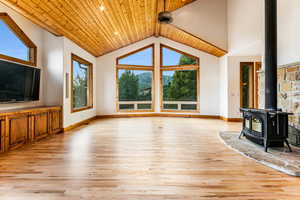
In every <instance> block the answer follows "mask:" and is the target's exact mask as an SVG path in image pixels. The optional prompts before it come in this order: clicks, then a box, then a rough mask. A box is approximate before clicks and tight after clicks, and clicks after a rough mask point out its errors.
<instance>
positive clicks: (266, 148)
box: [264, 140, 268, 152]
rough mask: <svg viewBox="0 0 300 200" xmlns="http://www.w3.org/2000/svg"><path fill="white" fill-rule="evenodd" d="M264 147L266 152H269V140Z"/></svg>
mask: <svg viewBox="0 0 300 200" xmlns="http://www.w3.org/2000/svg"><path fill="white" fill-rule="evenodd" d="M264 147H265V152H268V142H267V140H265V141H264Z"/></svg>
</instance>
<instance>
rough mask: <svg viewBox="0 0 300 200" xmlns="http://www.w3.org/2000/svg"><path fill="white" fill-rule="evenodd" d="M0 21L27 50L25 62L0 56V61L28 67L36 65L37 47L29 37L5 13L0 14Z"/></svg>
mask: <svg viewBox="0 0 300 200" xmlns="http://www.w3.org/2000/svg"><path fill="white" fill-rule="evenodd" d="M0 20H3V22H4V23H5V24H6V25H7V27H8V28H9V29H10V30H11V31H12V32H13V33H14V34H15V35H16V36H17V37H18V38H19V39H20V41H21V42H22V43H23V44H24V45H25V46H26V47H27V48H28V58H29V61H27V60H22V59H19V58H15V57H12V56H8V55H4V54H0V59H3V60H7V61H12V62H16V63H19V64H25V65H30V66H36V65H37V47H36V45H35V44H34V43H33V42H32V41H31V40H30V39H29V37H28V36H27V35H26V34H25V33H24V32H23V31H22V29H21V28H20V27H19V26H18V25H17V24H16V23H15V22H14V20H13V19H12V18H11V17H10V16H9V15H8V14H7V13H0Z"/></svg>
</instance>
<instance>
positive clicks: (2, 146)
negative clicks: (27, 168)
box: [0, 118, 5, 152]
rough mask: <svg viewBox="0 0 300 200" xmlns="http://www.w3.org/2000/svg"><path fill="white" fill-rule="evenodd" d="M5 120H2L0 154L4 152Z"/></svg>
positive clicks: (0, 120)
mask: <svg viewBox="0 0 300 200" xmlns="http://www.w3.org/2000/svg"><path fill="white" fill-rule="evenodd" d="M4 138H5V119H4V118H0V152H4Z"/></svg>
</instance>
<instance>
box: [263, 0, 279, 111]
mask: <svg viewBox="0 0 300 200" xmlns="http://www.w3.org/2000/svg"><path fill="white" fill-rule="evenodd" d="M265 109H268V110H277V0H265Z"/></svg>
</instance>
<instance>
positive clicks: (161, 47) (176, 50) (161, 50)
mask: <svg viewBox="0 0 300 200" xmlns="http://www.w3.org/2000/svg"><path fill="white" fill-rule="evenodd" d="M163 48H167V49H170V50H172V51H175V52H177V53H180V54H183V55H186V56H189V57H192V58H194V59H196V60H197V64H195V65H198V66H199V65H200V62H199V61H200V59H199V58H198V57H196V56H194V55H191V54H189V53H186V52H184V51H181V50H179V49H176V48H174V47H170V46H168V45H165V44H160V48H159V49H160V67H161V68H165V67H183V66H186V65H166V66H164V65H163V56H164V55H163Z"/></svg>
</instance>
